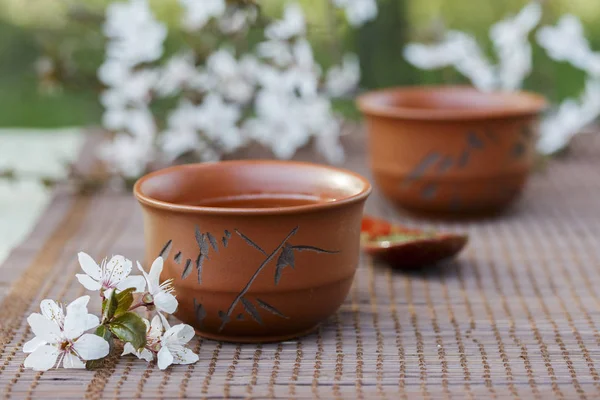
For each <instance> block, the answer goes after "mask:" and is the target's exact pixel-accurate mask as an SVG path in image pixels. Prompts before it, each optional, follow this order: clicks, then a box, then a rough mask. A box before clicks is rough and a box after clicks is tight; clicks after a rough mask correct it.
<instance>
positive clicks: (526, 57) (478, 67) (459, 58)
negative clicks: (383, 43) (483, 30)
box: [404, 3, 541, 91]
mask: <svg viewBox="0 0 600 400" xmlns="http://www.w3.org/2000/svg"><path fill="white" fill-rule="evenodd" d="M540 17H541V8H540V6H539V4H537V3H531V4H529V5H527V6H525V7H524V8H523V9H522V10H521V11H520V12H519V13H518V14H517V15H516V16H514V17H511V18H507V19H505V20H503V21H500V22H498V23H496V24H494V25H493V26H492V28H491V30H490V38H491V39H492V42H493V44H494V48H495V50H496V54H497V56H498V59H499V63H498V65H493V64H492V63H491V62H490V61H489V60H488V59H487V57H486V56H485V55H484V53H483V51H482V50H481V47H480V46H479V44H478V43H477V41H476V40H475V38H474V37H473V36H471V35H469V34H466V33H464V32H460V31H448V32H446V33H445V35H444V38H443V40H442V41H440V42H439V43H434V44H431V45H423V44H409V45H407V46H406V48H405V49H404V57H405V58H406V60H407V61H408V62H410V63H411V64H413V65H415V66H416V67H418V68H422V69H436V68H442V67H446V66H454V68H456V70H457V71H458V72H460V73H461V74H462V75H464V76H466V77H467V78H469V79H470V80H471V82H472V83H473V85H474V86H475V87H477V88H478V89H480V90H483V91H492V90H498V89H500V90H516V89H518V88H519V87H520V86H521V84H522V82H523V80H524V79H525V77H526V76H527V75H528V74H529V72H530V71H531V46H530V44H529V41H528V35H529V33H530V32H531V31H532V30H533V29H534V28H535V27H536V26H537V24H538V23H539V20H540Z"/></svg>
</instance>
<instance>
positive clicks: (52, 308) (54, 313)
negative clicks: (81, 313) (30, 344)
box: [40, 299, 65, 326]
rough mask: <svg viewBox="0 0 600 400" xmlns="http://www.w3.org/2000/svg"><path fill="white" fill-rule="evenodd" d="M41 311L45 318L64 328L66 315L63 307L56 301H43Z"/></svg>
mask: <svg viewBox="0 0 600 400" xmlns="http://www.w3.org/2000/svg"><path fill="white" fill-rule="evenodd" d="M40 310H41V311H42V315H43V316H44V317H46V318H48V319H49V320H51V321H54V322H55V323H56V324H57V325H58V326H62V324H63V323H64V321H65V313H64V311H63V309H62V307H61V306H60V305H59V304H58V303H57V302H55V301H54V300H49V299H45V300H42V302H41V303H40Z"/></svg>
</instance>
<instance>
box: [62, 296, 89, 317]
mask: <svg viewBox="0 0 600 400" xmlns="http://www.w3.org/2000/svg"><path fill="white" fill-rule="evenodd" d="M89 302H90V296H88V295H85V296H81V297H78V298H76V299H75V300H73V301H72V302H70V303H69V305H68V306H67V314H71V313H85V314H87V305H88V303H89Z"/></svg>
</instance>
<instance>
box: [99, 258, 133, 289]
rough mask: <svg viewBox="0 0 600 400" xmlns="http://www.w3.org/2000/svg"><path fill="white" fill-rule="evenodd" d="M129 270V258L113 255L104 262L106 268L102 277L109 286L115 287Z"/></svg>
mask: <svg viewBox="0 0 600 400" xmlns="http://www.w3.org/2000/svg"><path fill="white" fill-rule="evenodd" d="M130 272H131V261H130V260H128V259H126V258H125V257H123V256H113V257H112V258H111V259H110V261H108V263H107V264H106V270H105V273H104V276H103V277H102V279H103V281H104V283H105V284H107V285H108V286H109V287H115V286H116V285H117V284H118V283H119V282H121V281H122V280H123V279H125V278H127V277H128V276H129V273H130Z"/></svg>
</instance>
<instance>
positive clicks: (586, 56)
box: [536, 14, 600, 154]
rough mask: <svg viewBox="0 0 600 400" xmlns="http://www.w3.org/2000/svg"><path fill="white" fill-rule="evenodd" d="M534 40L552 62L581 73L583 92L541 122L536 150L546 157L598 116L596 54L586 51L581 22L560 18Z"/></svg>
mask: <svg viewBox="0 0 600 400" xmlns="http://www.w3.org/2000/svg"><path fill="white" fill-rule="evenodd" d="M536 38H537V41H538V43H539V44H540V46H542V47H543V48H544V50H546V53H547V54H548V56H549V57H550V58H551V59H553V60H555V61H563V62H564V61H566V62H568V63H570V64H571V65H573V66H574V67H575V68H577V69H579V70H581V71H583V72H585V74H586V82H585V89H584V91H583V93H582V95H581V96H580V98H579V99H577V100H574V99H567V100H565V101H563V102H562V103H561V104H560V105H559V106H558V108H557V109H556V111H555V112H553V113H552V114H550V115H549V116H548V117H547V118H546V119H545V120H544V121H542V127H541V129H542V132H543V135H542V138H541V140H540V142H539V149H540V150H541V151H542V152H543V153H546V154H551V153H555V152H557V151H560V150H561V149H563V148H564V147H566V146H567V145H568V143H569V141H570V140H571V139H572V137H573V136H574V135H576V134H577V133H579V132H581V131H582V130H583V129H584V128H585V127H586V126H587V125H589V124H590V123H591V122H593V121H594V120H596V119H597V118H598V116H600V53H595V52H593V51H592V50H591V49H590V45H589V43H588V40H587V39H586V38H585V33H584V31H583V26H582V25H581V21H580V20H579V19H578V18H577V17H575V16H573V15H568V14H567V15H564V16H563V17H561V18H560V19H559V21H558V23H557V24H556V26H544V27H542V28H541V29H540V30H539V31H538V32H537V35H536Z"/></svg>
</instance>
